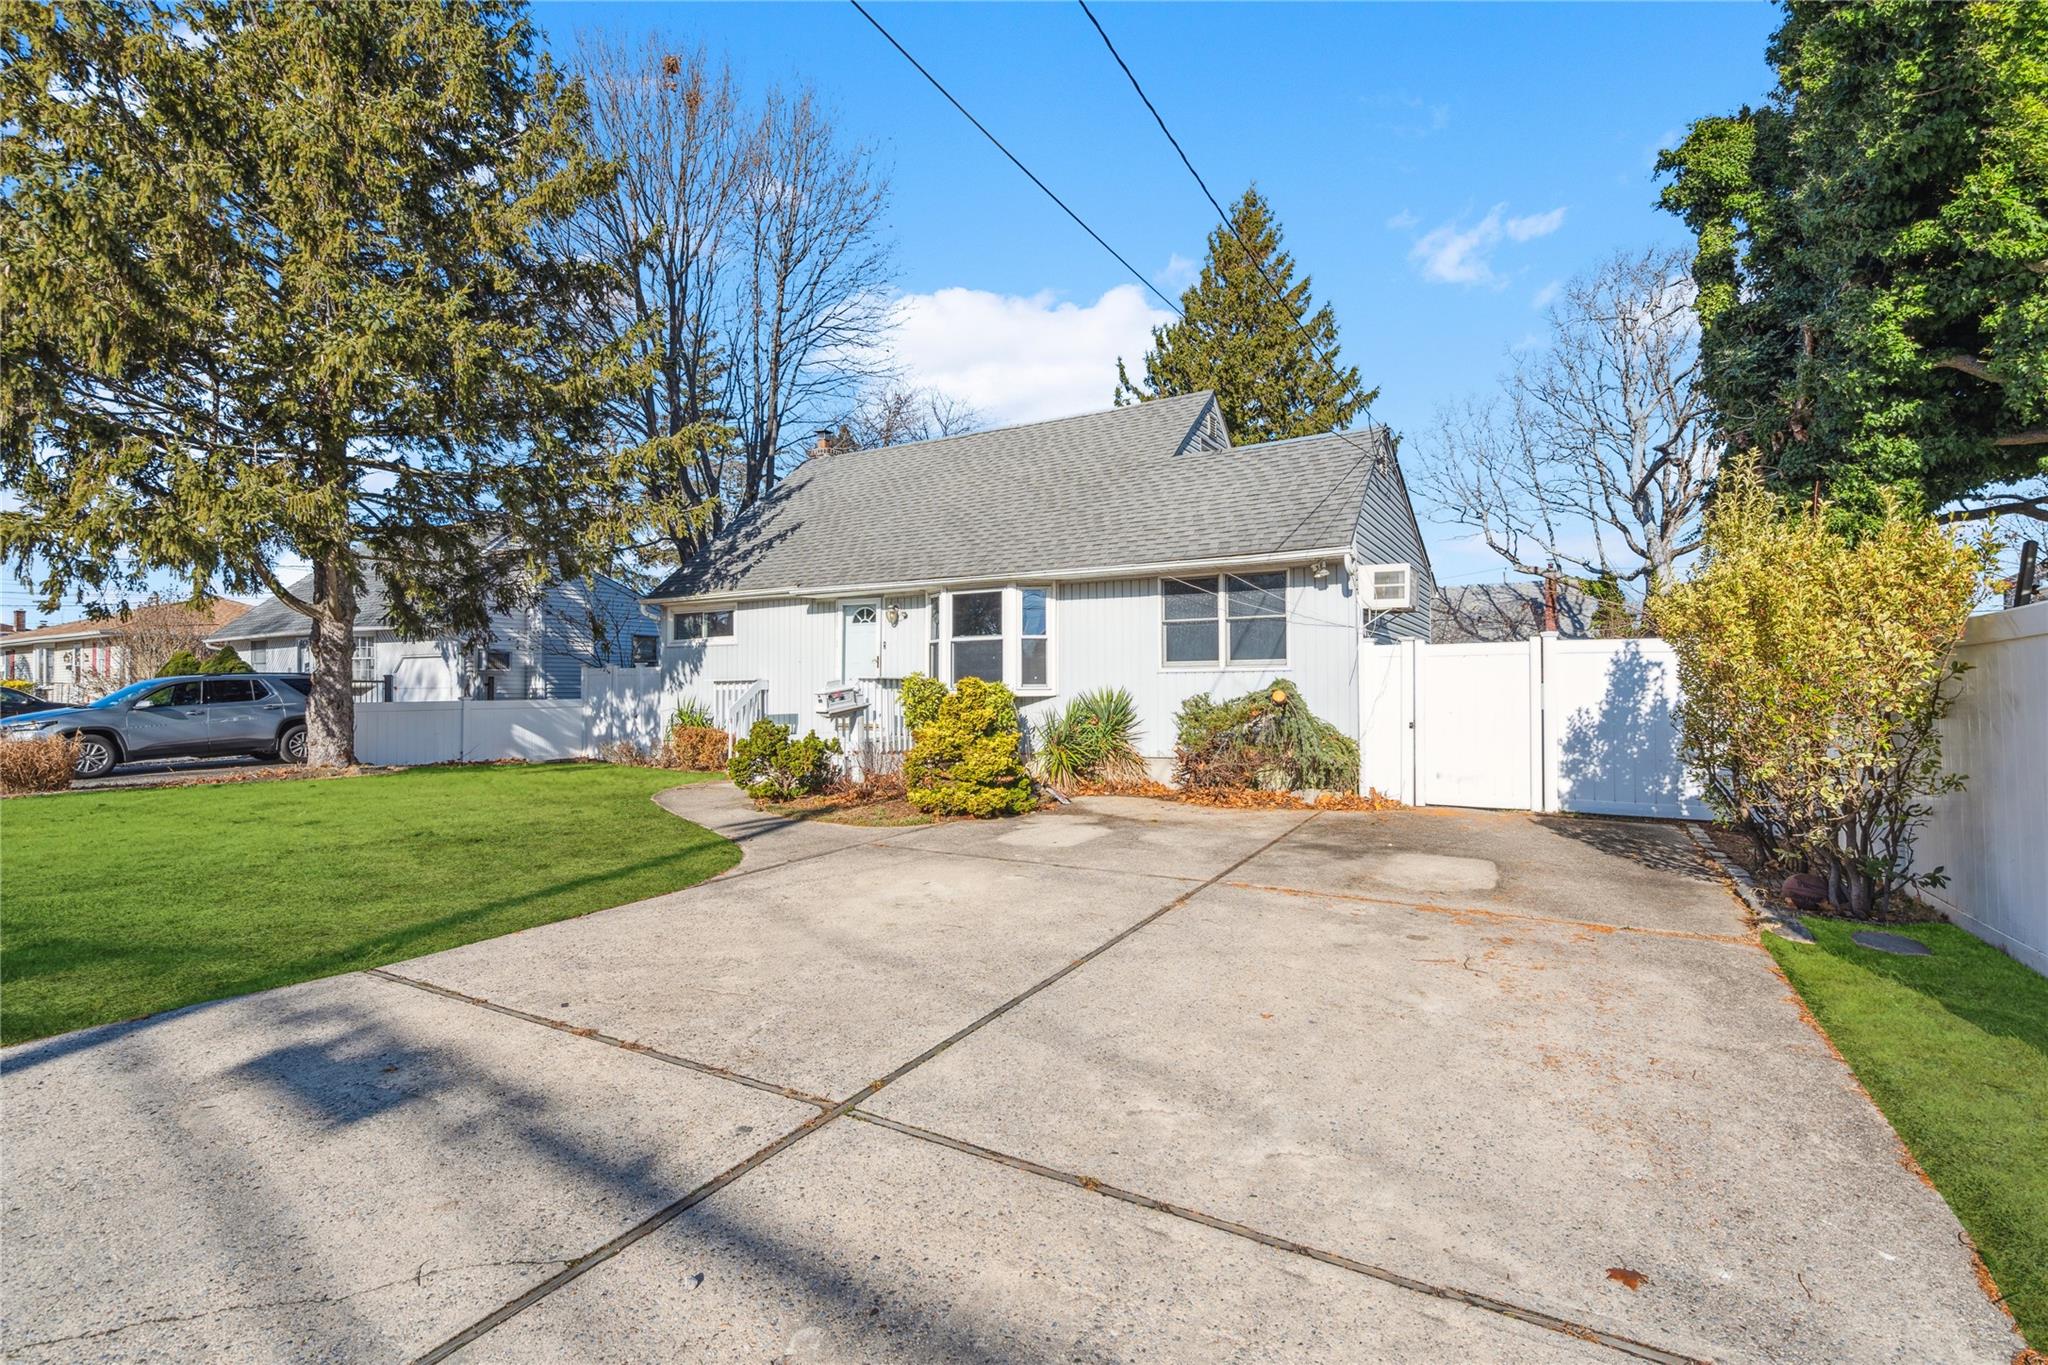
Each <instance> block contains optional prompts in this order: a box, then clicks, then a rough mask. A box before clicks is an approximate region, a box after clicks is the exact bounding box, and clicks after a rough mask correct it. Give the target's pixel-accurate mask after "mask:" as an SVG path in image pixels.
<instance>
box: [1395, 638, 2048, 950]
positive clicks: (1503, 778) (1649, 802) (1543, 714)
mask: <svg viewBox="0 0 2048 1365" xmlns="http://www.w3.org/2000/svg"><path fill="white" fill-rule="evenodd" d="M1958 657H1959V658H1960V659H1961V660H1962V661H1963V662H1964V663H1966V664H1968V665H1969V672H1968V673H1966V674H1965V675H1964V677H1963V683H1962V689H1961V692H1960V694H1959V698H1958V701H1957V704H1956V708H1955V710H1954V712H1952V713H1951V714H1950V716H1949V718H1948V720H1947V721H1946V722H1944V723H1943V726H1942V760H1943V763H1944V764H1945V765H1946V766H1947V767H1948V770H1949V771H1951V772H1957V773H1962V774H1964V775H1965V776H1966V777H1967V779H1968V785H1967V786H1966V787H1965V788H1964V790H1963V791H1962V792H1960V793H1958V794H1956V795H1954V796H1950V797H1944V798H1942V799H1940V800H1939V801H1937V802H1935V803H1934V811H1933V814H1932V815H1931V816H1930V817H1929V819H1928V822H1927V824H1926V826H1925V827H1924V828H1923V829H1922V831H1921V834H1920V838H1919V842H1918V845H1917V848H1916V857H1915V861H1916V862H1917V864H1918V865H1919V866H1921V867H1923V868H1932V867H1940V868H1943V869H1944V870H1945V871H1946V873H1947V875H1948V878H1949V884H1948V886H1947V887H1945V888H1942V889H1940V890H1936V891H1932V892H1930V893H1928V899H1930V900H1932V901H1934V902H1936V903H1937V904H1938V905H1940V906H1941V908H1942V909H1943V910H1944V911H1946V912H1947V913H1948V914H1949V916H1950V917H1951V918H1952V919H1953V920H1954V921H1955V922H1956V923H1957V924H1959V925H1961V926H1962V927H1963V928H1965V929H1968V930H1969V931H1970V932H1971V933H1973V934H1975V935H1977V937H1979V938H1981V939H1984V940H1985V941H1986V942H1988V943H1993V944H1996V945H1997V946H1999V947H2001V948H2003V949H2005V951H2007V952H2009V953H2011V954H2012V955H2013V956H2014V957H2016V958H2018V959H2019V960H2020V961H2022V962H2025V963H2026V964H2028V965H2029V966H2031V967H2033V968H2034V969H2035V970H2037V971H2040V972H2044V973H2048V602H2037V603H2035V604H2034V605H2032V606H2027V607H2020V608H2017V609H2015V610H2012V611H2001V612H1989V613H1986V614H1984V615H1981V616H1977V617H1973V618H1972V619H1971V621H1970V624H1969V629H1968V631H1967V633H1966V634H1965V636H1964V641H1963V646H1962V648H1961V649H1960V650H1959V651H1958ZM1677 709H1678V669H1677V661H1676V659H1675V658H1674V656H1673V654H1672V650H1671V647H1670V646H1669V645H1667V644H1665V643H1664V642H1663V641H1662V640H1557V639H1536V640H1528V641H1521V642H1518V643H1514V644H1485V645H1428V644H1418V643H1415V642H1412V641H1411V642H1407V643H1403V644H1398V645H1365V646H1363V647H1362V648H1361V651H1360V655H1359V741H1360V749H1361V751H1362V768H1361V773H1360V780H1361V782H1362V784H1363V785H1364V786H1366V787H1372V788H1377V789H1378V790H1380V791H1382V792H1385V793H1386V794H1387V795H1389V796H1394V797H1398V798H1399V799H1401V800H1403V801H1406V802H1409V803H1411V804H1414V805H1438V806H1480V807H1488V808H1492V809H1496V810H1532V811H1582V812H1586V813H1589V814H1600V815H1646V816H1663V817H1667V818H1670V817H1679V818H1688V819H1703V818H1706V816H1707V815H1708V814H1709V812H1708V811H1707V810H1706V808H1705V806H1704V805H1703V804H1702V803H1701V802H1700V800H1699V792H1698V788H1697V786H1696V785H1695V784H1694V783H1692V782H1691V781H1690V780H1689V779H1688V778H1687V777H1686V775H1685V772H1684V769H1683V768H1682V766H1681V765H1680V763H1679V761H1678V729H1677Z"/></svg>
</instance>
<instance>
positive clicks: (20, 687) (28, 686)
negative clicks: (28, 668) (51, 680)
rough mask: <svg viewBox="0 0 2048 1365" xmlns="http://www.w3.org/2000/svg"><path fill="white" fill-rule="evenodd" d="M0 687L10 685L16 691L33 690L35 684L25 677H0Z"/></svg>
mask: <svg viewBox="0 0 2048 1365" xmlns="http://www.w3.org/2000/svg"><path fill="white" fill-rule="evenodd" d="M0 687H11V688H13V689H14V690H15V691H17V692H33V691H35V690H36V685H35V684H34V683H32V682H30V681H29V680H28V679H27V678H0Z"/></svg>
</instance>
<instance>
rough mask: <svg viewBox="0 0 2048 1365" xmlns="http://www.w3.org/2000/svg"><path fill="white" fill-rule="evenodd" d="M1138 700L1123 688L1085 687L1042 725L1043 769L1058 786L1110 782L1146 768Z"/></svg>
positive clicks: (1039, 745)
mask: <svg viewBox="0 0 2048 1365" xmlns="http://www.w3.org/2000/svg"><path fill="white" fill-rule="evenodd" d="M1137 733H1138V704H1137V703H1136V702H1134V701H1132V700H1131V694H1130V693H1128V692H1126V691H1124V689H1123V688H1121V687H1111V688H1104V689H1103V690H1102V691H1099V692H1083V693H1082V694H1081V695H1080V696H1078V697H1075V698H1074V699H1073V700H1072V701H1070V702H1068V703H1067V707H1066V710H1064V711H1062V712H1060V714H1058V715H1057V716H1053V717H1052V718H1050V719H1049V720H1047V721H1046V722H1045V723H1044V724H1043V725H1042V726H1040V727H1039V731H1038V735H1037V738H1036V743H1035V746H1034V747H1035V748H1036V751H1037V754H1036V757H1037V760H1038V770H1039V772H1041V773H1042V774H1044V776H1045V780H1046V781H1048V782H1051V783H1053V784H1054V785H1055V786H1068V785H1071V784H1073V783H1076V782H1108V781H1116V780H1118V779H1121V778H1127V777H1131V776H1134V775H1136V774H1137V773H1140V772H1142V771H1143V770H1144V766H1145V764H1144V760H1143V759H1141V758H1140V757H1139V756H1138V747H1137V745H1136V743H1135V742H1134V740H1135V737H1136V735H1137Z"/></svg>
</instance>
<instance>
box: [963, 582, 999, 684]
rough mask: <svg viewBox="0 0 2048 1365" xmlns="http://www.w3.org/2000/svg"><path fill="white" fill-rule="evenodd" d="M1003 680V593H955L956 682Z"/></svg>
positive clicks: (994, 591)
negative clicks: (983, 679) (968, 679)
mask: <svg viewBox="0 0 2048 1365" xmlns="http://www.w3.org/2000/svg"><path fill="white" fill-rule="evenodd" d="M962 678H986V679H987V680H988V681H990V682H1001V681H1002V680H1003V594H1002V591H1001V590H1000V589H996V590H993V591H989V592H956V593H954V594H953V681H954V682H959V681H960V680H961V679H962Z"/></svg>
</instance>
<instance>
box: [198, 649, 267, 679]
mask: <svg viewBox="0 0 2048 1365" xmlns="http://www.w3.org/2000/svg"><path fill="white" fill-rule="evenodd" d="M199 671H200V672H201V673H254V672H255V671H256V670H255V669H253V668H251V667H249V665H248V664H247V663H245V662H243V660H242V656H241V655H239V654H237V653H235V647H234V646H233V645H222V646H221V647H220V648H219V649H217V650H215V651H214V652H213V653H211V654H209V655H207V656H206V662H205V663H203V664H201V665H199Z"/></svg>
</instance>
